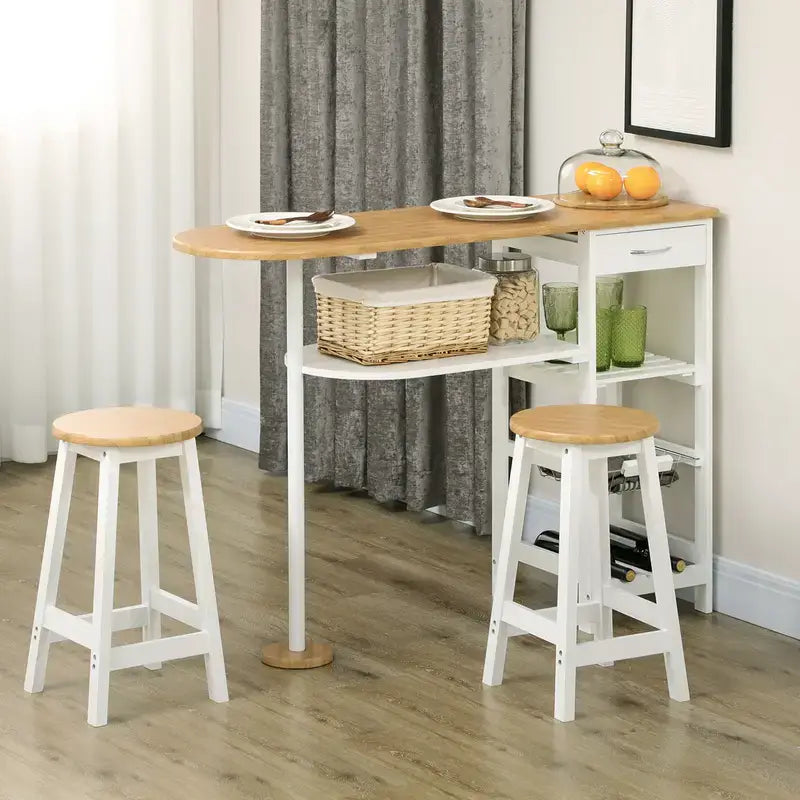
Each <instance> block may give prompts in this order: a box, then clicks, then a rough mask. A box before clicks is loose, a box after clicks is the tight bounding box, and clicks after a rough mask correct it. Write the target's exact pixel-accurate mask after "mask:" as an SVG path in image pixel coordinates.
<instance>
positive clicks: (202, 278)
mask: <svg viewBox="0 0 800 800" xmlns="http://www.w3.org/2000/svg"><path fill="white" fill-rule="evenodd" d="M194 17H195V8H194V3H193V1H192V0H167V2H165V1H164V0H79V1H78V2H73V3H65V2H63V0H18V1H17V2H15V3H8V4H7V5H4V9H3V26H2V27H3V31H2V33H0V86H2V91H1V92H0V95H1V96H2V102H1V103H0V187H2V188H1V189H0V226H1V227H0V457H2V458H6V459H12V460H17V461H27V462H33V461H41V460H44V459H45V458H46V455H47V452H48V450H49V449H50V450H52V442H51V440H50V436H49V428H50V422H51V421H52V419H53V418H54V417H55V416H57V415H58V414H60V413H64V412H66V411H71V410H75V409H79V408H87V407H92V406H104V405H115V404H155V405H169V406H173V407H176V408H185V409H194V408H195V407H196V406H197V404H198V399H199V401H200V405H201V406H204V407H201V408H200V412H201V413H202V414H204V415H205V416H206V417H207V419H206V422H207V423H210V424H212V425H214V424H216V425H218V424H219V422H218V417H219V413H220V412H219V407H218V406H219V391H218V389H219V384H220V382H221V375H218V373H220V372H221V366H220V368H219V369H217V368H216V366H215V363H214V362H215V359H214V358H212V350H213V348H211V347H206V346H205V345H206V344H208V343H209V342H210V339H211V338H212V337H213V336H214V335H215V334H216V333H217V330H216V328H215V324H214V323H213V321H209V319H203V320H200V322H201V323H202V324H200V325H199V327H198V320H197V319H196V314H199V315H201V316H204V315H205V316H208V315H209V313H211V312H210V311H209V303H210V302H212V300H211V298H213V295H214V291H213V284H214V280H215V276H214V275H213V273H212V272H211V269H212V268H210V267H209V266H208V265H204V264H200V265H199V267H200V271H199V272H197V271H196V265H195V262H194V261H193V260H192V259H191V258H189V257H187V256H184V255H180V254H178V253H175V252H174V251H173V250H172V249H171V237H172V234H173V233H175V232H176V231H178V230H182V229H184V228H188V227H192V226H193V225H194V224H195V220H196V216H197V215H196V206H198V207H201V206H203V207H206V206H207V203H205V204H204V203H202V202H200V203H198V201H197V196H196V187H195V172H196V166H195V140H196V136H195V128H196V119H195V110H196V103H195V44H194V36H195V31H194V27H195V26H194V21H195V20H194ZM197 122H198V124H202V123H203V121H202V120H199V121H197ZM206 144H207V143H206ZM206 173H207V170H205V171H204V170H201V171H200V173H199V174H203V175H206ZM198 295H199V296H200V298H201V301H202V302H201V304H200V306H199V307H198V305H197V303H196V297H197V296H198ZM211 316H212V317H215V315H214V314H213V313H212V314H211ZM198 329H199V330H200V331H201V337H205V339H207V340H209V342H204V341H198V337H197V331H198ZM220 344H221V343H220ZM215 345H216V343H215ZM197 354H200V355H201V356H202V357H203V358H204V359H205V361H206V362H207V363H204V364H201V365H199V366H198V364H197V363H196V355H197ZM220 358H221V357H220ZM198 372H199V373H201V374H202V381H201V383H202V384H203V385H202V386H200V387H199V389H198V381H197V374H198ZM209 416H210V417H211V419H209V418H208V417H209Z"/></svg>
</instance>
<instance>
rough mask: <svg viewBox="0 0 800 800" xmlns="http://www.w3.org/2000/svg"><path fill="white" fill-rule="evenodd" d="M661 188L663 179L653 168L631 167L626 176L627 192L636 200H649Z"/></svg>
mask: <svg viewBox="0 0 800 800" xmlns="http://www.w3.org/2000/svg"><path fill="white" fill-rule="evenodd" d="M660 188H661V178H659V177H658V172H657V171H656V170H655V169H653V167H631V168H630V169H629V170H628V174H627V175H626V176H625V191H626V192H627V193H628V194H629V195H630V196H631V197H632V198H633V199H634V200H649V199H650V198H651V197H653V196H654V195H655V194H656V193H657V192H658V190H659V189H660Z"/></svg>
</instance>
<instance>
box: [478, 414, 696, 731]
mask: <svg viewBox="0 0 800 800" xmlns="http://www.w3.org/2000/svg"><path fill="white" fill-rule="evenodd" d="M511 430H512V431H513V432H514V433H515V434H516V439H515V442H514V458H513V462H512V466H511V477H510V482H509V490H508V502H507V504H506V512H505V518H504V521H503V531H502V536H501V540H500V550H499V556H498V563H497V574H496V580H495V586H494V594H493V600H492V614H491V619H490V623H489V641H488V644H487V647H486V661H485V664H484V670H483V682H484V683H485V684H487V685H489V686H496V685H498V684H500V683H502V680H503V669H504V666H505V658H506V647H507V643H508V637H509V636H516V635H519V634H532V635H533V636H537V637H539V638H540V639H544V640H546V641H548V642H551V643H553V644H555V646H556V677H555V710H554V716H555V718H556V719H558V720H560V721H562V722H570V721H572V720H573V719H575V679H576V668H577V667H581V666H586V665H589V664H610V663H612V662H613V661H614V660H615V659H626V658H638V657H639V656H646V655H653V654H656V653H663V654H664V661H665V663H666V669H667V683H668V687H669V696H670V697H671V698H672V699H673V700H679V701H686V700H688V699H689V684H688V682H687V678H686V665H685V663H684V658H683V644H682V642H681V633H680V626H679V622H678V608H677V605H676V602H675V588H674V584H673V579H672V571H671V566H670V561H669V544H668V540H667V529H666V525H665V522H664V508H663V505H662V500H661V487H660V484H659V478H658V467H657V464H656V452H655V445H654V442H653V435H654V434H655V433H656V431H657V430H658V420H657V419H656V417H654V416H653V415H652V414H648V413H647V412H645V411H639V410H637V409H633V408H621V407H619V406H600V405H569V406H540V407H538V408H533V409H528V410H526V411H520V412H519V413H517V414H514V416H513V417H511ZM534 448H535V450H536V451H540V452H544V453H549V454H550V455H551V456H555V457H558V458H560V460H561V512H560V513H561V519H560V529H561V530H560V537H559V545H560V546H559V552H558V600H557V602H558V605H557V606H556V607H555V608H549V609H545V610H541V611H533V610H532V609H529V608H527V607H525V606H523V605H521V604H520V603H515V602H514V585H515V582H516V577H517V567H518V564H519V563H520V562H522V563H530V564H536V563H537V559H536V557H535V553H534V546H533V545H530V544H526V543H524V542H523V541H522V525H523V520H524V515H525V502H526V499H527V495H528V482H529V478H530V473H531V466H532V464H533V463H534ZM619 455H635V456H636V458H637V461H638V465H639V474H640V478H641V491H642V505H643V507H644V516H645V523H646V527H647V539H648V544H649V547H650V557H651V561H652V568H653V573H652V574H653V586H654V588H655V595H656V601H655V602H650V601H649V600H645V599H644V598H642V597H638V596H636V595H634V594H631V593H630V592H628V591H626V590H625V589H623V588H622V586H621V584H620V583H619V582H618V581H614V580H612V578H611V563H610V555H609V516H608V472H607V470H608V465H607V459H608V458H609V457H612V456H619ZM581 551H583V552H581ZM579 592H580V597H579ZM612 610H615V611H619V612H620V613H622V614H625V615H626V616H628V617H633V618H634V619H638V620H640V621H642V622H644V623H646V624H647V625H649V626H650V627H652V628H655V630H652V631H648V632H645V633H636V634H631V635H628V636H617V637H614V636H613V633H612V625H611V618H612ZM579 625H580V626H581V627H582V628H584V629H588V630H591V631H592V632H593V634H594V639H593V641H588V642H581V643H578V641H577V628H578V626H579Z"/></svg>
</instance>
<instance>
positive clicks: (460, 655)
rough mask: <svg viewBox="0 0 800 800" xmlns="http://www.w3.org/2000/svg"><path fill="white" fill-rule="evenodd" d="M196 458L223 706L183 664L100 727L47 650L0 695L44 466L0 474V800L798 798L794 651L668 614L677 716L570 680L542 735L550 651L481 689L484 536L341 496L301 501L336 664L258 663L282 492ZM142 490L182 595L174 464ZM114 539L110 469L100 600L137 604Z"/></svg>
mask: <svg viewBox="0 0 800 800" xmlns="http://www.w3.org/2000/svg"><path fill="white" fill-rule="evenodd" d="M200 459H201V471H202V474H203V481H204V490H205V497H206V505H207V511H208V520H209V531H210V535H211V539H212V555H213V559H214V568H215V576H216V583H217V593H218V599H219V604H220V612H221V618H222V623H221V624H222V635H223V643H224V646H225V656H226V665H227V669H228V680H229V688H230V695H231V701H230V703H228V704H223V705H217V704H214V703H211V702H209V701H208V699H207V697H206V687H205V675H204V670H203V661H202V659H199V658H197V659H187V660H185V661H179V662H173V663H170V664H167V665H165V667H164V668H163V669H162V670H161V671H159V672H150V671H147V670H144V669H133V670H123V671H120V672H115V673H114V674H113V676H112V682H111V698H110V724H109V725H108V726H107V727H106V728H101V729H93V728H90V727H88V726H87V725H86V723H85V715H86V699H87V690H88V663H87V656H86V653H85V651H83V650H82V649H81V648H79V647H77V646H75V645H71V644H68V643H63V644H58V645H54V646H53V649H52V651H51V656H50V664H49V668H48V676H47V678H48V680H47V686H46V689H45V692H44V693H43V694H41V695H38V696H34V697H30V696H27V695H25V694H24V692H23V691H22V678H23V671H24V665H25V657H26V653H27V647H28V636H29V625H30V620H31V617H32V614H33V604H34V600H35V593H36V581H37V578H38V571H39V560H40V558H41V550H42V544H43V536H44V528H45V523H46V516H47V504H48V495H49V491H50V482H51V480H52V471H53V463H52V462H50V463H49V464H46V465H31V466H25V465H19V464H4V465H3V467H2V469H0V637H2V638H0V641H2V642H3V648H2V650H0V800H6V799H7V800H12V799H13V800H28V798H39V797H47V798H48V800H60V798H64V800H76V799H78V798H87V799H88V800H99V799H100V798H103V799H104V800H108V798H124V799H125V800H128V799H130V800H150V799H151V798H153V799H154V800H155V798H158V799H159V800H161V799H162V798H166V797H174V796H186V797H191V798H192V800H240V798H241V799H243V798H248V799H250V798H253V799H254V800H264V799H265V798H269V799H270V800H272V799H274V800H298V799H299V800H311V798H318V797H325V798H326V800H371V799H372V798H375V800H410V798H414V799H415V800H416V799H417V798H422V799H423V800H428V798H430V800H453V798H457V799H458V800H472V799H473V798H474V799H475V800H479V799H480V800H484V799H485V798H492V800H522V798H525V800H530V799H531V798H532V799H533V800H537V799H538V798H543V799H544V798H548V800H550V799H551V798H558V799H559V800H586V799H587V798H588V799H589V800H606V799H607V800H628V798H630V800H634V798H635V799H636V800H640V798H642V797H647V798H652V800H667V799H668V798H669V800H708V799H709V798H720V799H722V798H724V799H725V800H796V798H797V797H798V796H800V644H798V642H796V641H793V640H790V639H787V638H785V637H781V636H778V635H777V634H772V633H769V632H767V631H763V630H761V629H758V628H755V627H753V626H750V625H746V624H744V623H741V622H738V621H736V620H732V619H729V618H726V617H723V616H719V615H712V616H709V617H706V616H703V615H700V614H696V613H695V612H694V611H693V610H692V609H691V608H690V607H689V606H688V605H682V607H681V622H682V626H683V631H684V640H685V647H686V658H687V664H688V670H689V679H690V685H691V689H692V692H693V699H692V702H690V703H688V704H676V703H671V702H670V701H669V699H668V697H667V691H666V680H665V675H664V666H663V660H662V659H661V658H660V657H654V658H646V659H638V660H635V661H627V662H621V663H618V664H617V665H616V666H615V667H613V668H600V667H589V668H585V669H581V670H579V672H578V717H577V720H576V721H575V723H572V724H569V725H563V724H560V723H557V722H554V720H553V718H552V704H553V677H554V675H553V650H552V647H551V646H549V645H547V644H545V643H541V642H537V641H535V640H533V639H530V638H527V637H520V638H516V639H514V640H512V641H511V643H510V644H509V656H508V665H507V670H506V681H505V682H504V684H503V685H502V686H500V687H495V688H491V689H490V688H487V687H484V686H483V685H482V684H481V682H480V678H481V668H482V662H483V650H484V646H485V644H486V627H487V615H488V610H489V574H488V563H489V557H490V543H489V541H488V539H480V538H477V537H475V536H473V535H472V534H471V533H469V532H467V531H466V530H465V528H464V526H460V525H458V524H456V523H451V522H446V521H445V522H439V523H438V524H430V523H431V519H432V518H431V517H426V516H425V515H420V514H412V513H406V512H402V513H397V512H395V511H391V510H389V509H387V508H384V507H382V506H380V505H378V504H376V503H373V502H371V501H370V500H368V499H365V498H363V497H360V496H355V495H353V494H352V493H348V492H344V491H326V490H324V488H323V487H309V488H308V491H307V497H308V553H309V556H308V619H309V633H310V635H311V636H313V637H318V638H322V639H327V640H329V641H332V642H333V643H334V645H335V648H336V660H335V661H334V663H333V664H332V665H331V666H330V667H327V668H322V669H318V670H312V671H309V672H302V673H298V672H290V671H285V672H284V671H280V670H272V669H269V668H267V667H264V666H263V665H261V663H260V662H259V660H258V655H259V649H260V646H261V645H262V644H263V643H264V642H265V641H268V640H270V639H277V638H282V637H283V636H285V613H286V591H287V585H286V565H285V532H284V519H285V511H286V501H285V481H284V480H283V479H281V478H275V477H271V476H268V475H265V474H263V473H261V472H259V471H258V469H257V467H256V462H255V458H254V457H253V456H252V455H251V454H249V453H245V452H243V451H241V450H237V449H235V448H231V447H228V446H225V445H222V444H219V443H217V442H212V441H207V440H201V443H200ZM158 476H159V517H160V524H161V560H162V569H161V573H162V579H163V584H164V586H165V588H167V589H169V590H170V591H173V592H176V593H178V594H183V595H185V596H187V597H189V598H192V596H193V594H192V592H193V590H192V581H191V576H190V573H189V571H188V569H189V558H188V547H187V545H188V543H187V538H186V527H185V523H184V521H183V516H182V513H183V506H182V497H181V494H180V483H179V477H178V474H177V469H176V465H173V464H171V463H168V462H165V463H164V464H163V466H162V464H159V470H158ZM96 484H97V468H96V465H94V464H92V463H89V462H87V461H86V460H84V459H79V461H78V469H77V474H76V493H75V498H74V500H73V504H72V513H71V516H70V525H69V530H68V536H67V546H66V550H65V558H64V570H63V577H62V585H61V593H60V600H59V602H60V603H61V604H62V605H63V606H64V607H66V608H69V609H72V610H75V611H78V610H88V606H89V604H90V602H91V594H92V587H91V574H92V558H93V552H94V525H95V517H96V499H97V485H96ZM136 524H137V521H136V490H135V475H134V472H133V470H132V469H130V468H127V467H126V468H123V470H122V476H121V507H120V529H119V545H118V554H117V580H116V583H115V595H116V597H115V599H116V603H117V605H124V604H127V603H135V602H138V600H137V598H138V591H139V589H138V573H137V570H138V551H137V533H136ZM518 597H519V599H521V600H523V601H524V602H526V603H530V604H532V605H534V606H545V605H550V604H553V603H554V601H555V589H554V587H553V585H552V581H550V582H548V581H545V580H542V579H541V576H540V575H538V574H537V573H535V572H533V571H530V570H525V571H524V577H523V579H522V581H521V585H520V587H519V591H518ZM618 627H619V628H620V630H623V629H626V623H625V621H623V620H619V621H618ZM627 627H628V628H630V629H631V630H633V629H634V628H633V625H632V624H630V625H628V626H627ZM165 630H170V628H169V627H168V626H167V625H166V624H165ZM122 636H123V637H125V636H127V637H131V636H135V633H134V634H130V633H128V634H123V635H122ZM125 640H128V639H125Z"/></svg>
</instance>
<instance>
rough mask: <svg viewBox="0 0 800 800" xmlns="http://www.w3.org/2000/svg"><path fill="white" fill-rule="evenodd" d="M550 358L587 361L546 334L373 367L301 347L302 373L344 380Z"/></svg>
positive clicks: (423, 374)
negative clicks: (461, 352) (461, 353)
mask: <svg viewBox="0 0 800 800" xmlns="http://www.w3.org/2000/svg"><path fill="white" fill-rule="evenodd" d="M551 358H560V359H570V360H571V361H573V362H575V363H578V362H581V361H586V360H587V359H586V356H585V354H584V353H583V352H582V351H581V349H580V347H578V345H576V344H574V343H573V342H560V341H558V339H555V338H551V337H547V336H545V337H539V338H538V339H535V340H534V341H532V342H524V343H522V344H505V345H496V346H494V345H490V346H489V350H488V352H486V353H477V354H475V355H467V356H454V357H452V358H431V359H427V360H425V361H409V362H408V363H405V364H388V365H386V366H376V367H365V366H362V365H361V364H356V363H355V362H354V361H347V360H346V359H344V358H336V357H334V356H327V355H323V354H322V353H320V352H319V350H317V345H316V344H309V345H306V346H305V347H304V348H303V372H304V373H305V374H306V375H317V376H319V377H321V378H334V379H337V380H344V381H394V380H405V379H408V378H428V377H430V376H432V375H447V374H452V373H455V372H474V371H475V370H479V369H493V368H495V367H512V366H517V365H520V364H535V363H538V362H543V361H547V360H548V359H551Z"/></svg>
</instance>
